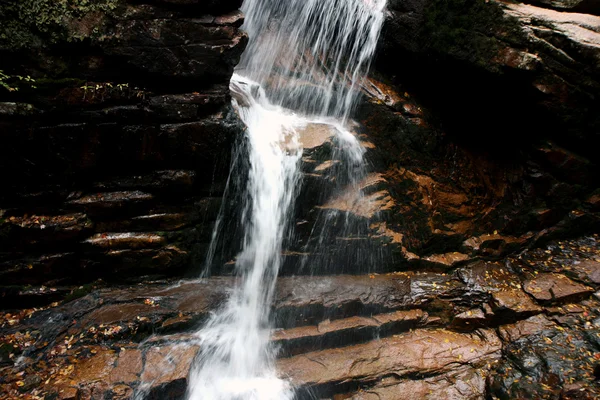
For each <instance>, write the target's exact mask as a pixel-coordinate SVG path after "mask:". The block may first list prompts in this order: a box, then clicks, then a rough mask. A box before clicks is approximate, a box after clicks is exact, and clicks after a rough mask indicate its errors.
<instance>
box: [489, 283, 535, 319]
mask: <svg viewBox="0 0 600 400" xmlns="http://www.w3.org/2000/svg"><path fill="white" fill-rule="evenodd" d="M492 298H493V307H494V311H495V312H497V311H509V312H512V313H516V314H522V315H531V314H536V313H539V312H541V311H542V308H541V307H540V306H538V305H537V304H535V302H534V301H533V300H531V298H530V297H529V296H527V294H525V292H523V291H522V290H520V289H512V290H501V291H498V292H494V293H492Z"/></svg>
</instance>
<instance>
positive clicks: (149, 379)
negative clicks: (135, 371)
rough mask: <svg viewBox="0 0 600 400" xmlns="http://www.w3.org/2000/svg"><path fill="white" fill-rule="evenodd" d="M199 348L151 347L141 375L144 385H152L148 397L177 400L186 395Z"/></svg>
mask: <svg viewBox="0 0 600 400" xmlns="http://www.w3.org/2000/svg"><path fill="white" fill-rule="evenodd" d="M197 351H198V347H197V346H190V345H174V346H167V347H151V348H150V349H148V351H147V353H146V363H145V367H144V371H143V372H142V375H141V378H140V380H141V382H142V385H150V389H149V394H148V397H149V398H152V399H159V398H163V399H164V398H177V397H180V396H183V395H184V394H185V390H186V387H187V377H188V374H189V370H190V366H191V364H192V361H193V360H194V356H195V355H196V352H197Z"/></svg>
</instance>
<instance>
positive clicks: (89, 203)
mask: <svg viewBox="0 0 600 400" xmlns="http://www.w3.org/2000/svg"><path fill="white" fill-rule="evenodd" d="M153 198H154V197H153V196H152V195H151V194H148V193H144V192H141V191H139V190H136V191H126V192H109V193H98V194H93V195H88V196H83V197H80V198H78V199H75V200H70V201H69V204H71V205H73V206H79V207H82V208H84V209H85V210H86V212H87V213H88V214H90V215H110V214H113V213H115V212H127V211H132V210H133V209H134V207H135V208H136V209H137V208H138V207H140V206H143V205H144V204H145V203H148V202H149V201H151V200H153Z"/></svg>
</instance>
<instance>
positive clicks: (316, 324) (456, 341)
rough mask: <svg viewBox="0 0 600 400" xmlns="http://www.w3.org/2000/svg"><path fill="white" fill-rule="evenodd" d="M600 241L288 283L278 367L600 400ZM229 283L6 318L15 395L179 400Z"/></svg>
mask: <svg viewBox="0 0 600 400" xmlns="http://www.w3.org/2000/svg"><path fill="white" fill-rule="evenodd" d="M599 240H600V238H599V237H598V235H594V236H591V237H585V238H581V239H579V240H574V241H563V242H552V243H550V244H549V246H547V247H546V248H544V249H537V250H532V251H529V252H526V253H524V254H522V255H520V256H518V257H512V258H509V259H507V260H505V261H504V262H483V261H479V262H476V263H472V264H469V265H466V266H463V267H459V268H456V269H455V270H453V271H452V272H431V271H428V272H427V271H420V272H419V271H408V272H397V273H391V274H381V275H379V274H371V275H334V276H314V277H310V276H297V277H282V278H280V279H279V280H278V283H277V290H276V294H275V299H274V303H273V306H272V307H273V313H274V314H275V316H276V317H275V320H274V326H275V328H276V329H275V330H274V331H273V332H272V341H273V343H274V344H275V345H276V346H277V348H279V359H278V361H277V371H278V373H279V374H280V376H281V377H282V378H286V379H289V380H290V381H291V383H292V384H293V385H294V386H295V388H296V389H297V396H298V398H300V399H313V398H320V399H325V398H327V399H338V398H342V399H347V398H348V399H350V398H351V399H440V398H448V399H457V400H458V399H487V398H497V399H520V398H540V399H595V398H598V396H599V395H600V387H599V386H598V382H597V380H598V369H599V368H600V367H599V366H600V361H599V360H600V344H599V341H598V337H600V314H599V313H598V310H599V306H600V303H599V300H598V294H599V293H600V292H598V289H599V288H600V286H599V284H600V259H599V258H598V257H599V254H600V246H599V245H598V241H599ZM233 284H234V280H233V278H228V277H213V278H210V279H207V280H204V281H189V282H184V283H180V284H178V285H169V284H164V283H154V284H146V285H143V286H139V285H137V286H125V287H118V288H107V289H103V290H98V291H94V292H93V293H91V294H88V295H86V296H85V297H83V298H80V299H77V300H74V301H72V302H69V303H66V304H63V305H60V306H58V307H54V308H50V309H47V310H37V311H34V310H25V311H20V312H16V313H14V314H2V320H0V322H1V323H2V324H3V325H2V326H3V327H2V331H1V332H2V335H3V341H4V342H5V343H4V344H3V346H2V353H0V356H1V357H2V358H0V363H1V364H0V365H1V366H0V368H2V371H3V378H2V381H0V385H1V386H0V387H1V388H2V390H3V392H4V393H5V394H6V396H7V398H16V397H24V398H32V399H33V398H40V397H44V396H48V397H50V398H59V399H107V398H109V399H130V398H140V396H144V398H148V399H179V398H183V395H184V393H185V390H186V386H187V380H188V373H189V369H190V365H191V363H192V361H193V360H194V356H195V354H196V352H197V351H198V347H199V346H200V343H199V341H198V337H197V336H196V335H195V334H194V333H193V330H194V328H195V327H197V326H198V324H201V323H202V321H204V320H205V319H206V318H207V317H208V315H209V313H210V312H211V311H213V310H215V309H216V307H218V305H219V304H220V303H221V302H222V301H223V299H224V297H225V296H227V293H228V291H229V290H230V288H231V287H232V285H233ZM49 320H52V321H53V322H52V324H48V321H49ZM17 359H18V360H19V362H18V363H15V360H17Z"/></svg>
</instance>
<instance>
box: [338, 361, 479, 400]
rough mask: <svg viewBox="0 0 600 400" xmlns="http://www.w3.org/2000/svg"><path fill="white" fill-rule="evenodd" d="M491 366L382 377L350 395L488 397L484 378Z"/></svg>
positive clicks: (390, 399) (375, 399)
mask: <svg viewBox="0 0 600 400" xmlns="http://www.w3.org/2000/svg"><path fill="white" fill-rule="evenodd" d="M488 370H489V367H484V368H479V369H474V368H469V367H462V368H458V369H457V371H455V372H451V373H445V374H440V375H436V376H433V377H426V378H423V379H415V380H412V379H404V380H399V381H400V382H394V379H389V378H387V379H382V380H381V383H379V384H377V385H376V386H374V387H366V388H364V389H362V390H360V391H359V392H358V393H356V394H354V395H352V396H351V397H349V398H350V399H353V400H412V399H432V400H433V399H449V400H465V399H468V400H475V399H480V398H482V397H484V396H485V393H486V390H485V378H486V376H487V373H488Z"/></svg>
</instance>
